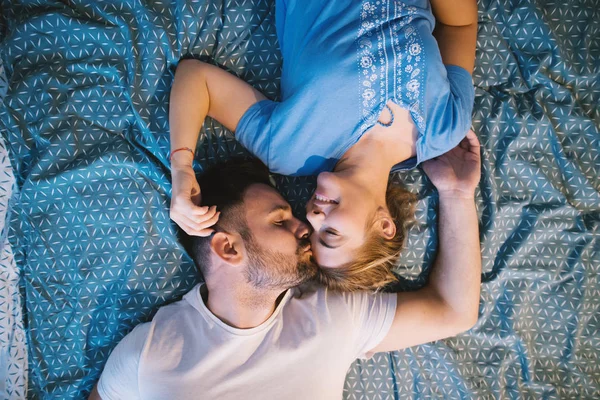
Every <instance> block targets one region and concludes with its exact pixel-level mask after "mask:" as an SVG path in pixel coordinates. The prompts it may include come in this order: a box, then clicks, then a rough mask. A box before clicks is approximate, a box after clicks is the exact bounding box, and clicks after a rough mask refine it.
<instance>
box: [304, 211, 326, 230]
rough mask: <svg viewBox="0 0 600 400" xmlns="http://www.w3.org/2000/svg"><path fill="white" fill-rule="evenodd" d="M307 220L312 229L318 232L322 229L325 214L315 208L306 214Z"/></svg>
mask: <svg viewBox="0 0 600 400" xmlns="http://www.w3.org/2000/svg"><path fill="white" fill-rule="evenodd" d="M306 219H307V220H308V222H309V223H310V224H311V225H312V228H313V229H314V230H317V231H318V230H319V229H320V227H321V222H322V221H323V213H322V212H320V211H319V210H317V209H316V208H313V209H312V210H310V211H308V212H307V213H306Z"/></svg>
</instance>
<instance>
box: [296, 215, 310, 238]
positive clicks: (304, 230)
mask: <svg viewBox="0 0 600 400" xmlns="http://www.w3.org/2000/svg"><path fill="white" fill-rule="evenodd" d="M296 222H297V226H296V232H295V233H294V235H295V236H296V238H298V239H306V238H308V236H309V235H310V227H309V226H308V225H306V224H305V223H304V222H302V221H300V220H299V219H296Z"/></svg>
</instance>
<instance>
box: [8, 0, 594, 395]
mask: <svg viewBox="0 0 600 400" xmlns="http://www.w3.org/2000/svg"><path fill="white" fill-rule="evenodd" d="M4 3H5V5H4V11H5V19H6V21H7V28H8V35H7V36H6V38H5V39H4V41H3V43H2V45H1V47H0V54H2V56H3V59H4V62H5V65H6V67H7V69H8V70H9V73H10V74H12V76H13V79H11V87H10V88H9V91H8V94H7V97H6V102H5V104H6V107H4V108H3V109H2V110H0V131H1V132H2V135H3V137H4V138H5V139H8V140H7V143H8V146H9V150H10V154H11V157H12V164H13V167H14V170H15V176H16V179H17V183H18V186H19V188H20V197H19V201H18V202H15V204H14V208H13V213H12V217H11V221H10V226H9V228H10V230H9V239H10V241H11V244H12V245H13V250H14V257H15V260H16V262H17V265H19V267H20V268H21V269H22V274H23V278H22V280H21V282H22V287H21V290H22V293H23V294H24V300H23V301H24V303H25V308H26V316H25V322H26V324H27V327H28V331H27V332H28V336H27V339H28V348H29V371H30V372H29V382H30V385H29V387H30V390H29V395H28V396H29V397H32V398H41V397H44V398H56V399H79V398H82V397H84V396H86V395H87V393H89V390H90V389H91V387H92V386H93V384H94V382H95V381H96V380H97V379H98V376H99V373H100V371H101V369H102V367H103V365H104V363H105V361H106V358H107V357H108V354H109V353H110V351H111V349H112V348H113V347H114V346H115V345H116V343H118V341H119V340H120V339H121V338H122V337H123V336H124V335H125V334H126V333H127V332H128V331H129V330H131V329H132V327H133V326H135V325H136V324H137V323H139V322H140V321H145V320H148V319H149V318H150V317H151V316H152V314H153V313H154V312H155V311H156V309H157V308H158V307H160V306H161V305H163V304H165V303H166V302H170V301H173V300H175V299H178V298H179V297H180V296H181V295H182V294H183V293H185V292H186V291H187V290H189V289H190V288H191V287H192V286H193V285H194V283H195V282H196V280H197V276H196V271H195V268H194V267H193V265H192V263H191V260H190V258H189V257H188V256H187V255H186V254H185V252H184V251H183V249H182V248H181V246H180V245H179V243H178V241H177V237H176V231H175V228H174V225H173V224H172V223H171V221H170V220H169V217H168V210H167V207H168V205H169V195H170V184H169V168H168V162H167V157H168V152H169V143H168V124H167V122H168V99H169V97H168V94H169V89H170V86H171V83H172V79H173V71H174V67H175V65H176V63H177V61H178V59H179V58H180V57H182V56H194V57H198V58H201V59H210V60H212V62H214V63H216V64H219V65H221V66H223V67H225V68H227V69H229V70H230V71H232V72H234V73H236V74H238V75H239V76H241V77H242V78H243V79H245V80H247V81H248V82H250V83H251V84H253V85H255V86H256V87H257V88H258V89H260V90H262V91H264V92H265V94H266V95H267V96H270V97H272V98H273V97H276V95H277V93H278V83H279V75H280V73H281V71H280V66H281V58H280V54H279V51H278V48H277V39H276V35H275V24H274V9H273V7H274V3H273V1H272V0H253V1H241V0H239V1H231V0H228V1H225V2H222V1H211V0H209V1H200V0H198V1H194V0H184V1H180V2H166V1H153V2H134V1H120V0H114V1H102V2H90V1H83V0H75V1H70V2H64V3H61V2H54V1H44V0H33V1H29V0H28V1H25V0H17V1H11V2H8V1H5V2H4ZM8 3H10V4H8ZM479 10H480V29H479V37H478V55H477V66H476V69H475V72H474V81H475V84H476V86H477V89H476V94H477V97H476V104H475V112H474V119H473V125H474V129H475V131H476V132H477V133H478V134H479V136H480V138H481V141H482V146H483V156H484V169H483V175H482V182H481V185H480V187H479V190H478V192H477V201H478V204H479V212H480V216H481V239H482V244H483V248H482V252H483V258H484V266H483V268H484V276H483V278H484V279H483V280H484V283H483V285H482V303H481V307H480V316H481V317H480V320H479V322H478V324H477V325H476V326H475V328H474V329H473V330H471V331H470V332H468V333H466V334H463V335H460V336H458V337H456V338H452V339H449V340H445V341H439V342H436V343H431V344H427V345H423V346H417V347H414V348H411V349H407V350H403V351H400V352H393V353H389V354H387V353H386V354H377V355H375V356H374V357H373V358H372V359H370V360H368V361H357V362H356V363H354V364H353V366H352V367H351V368H350V370H349V372H348V377H347V381H346V388H345V392H344V396H345V398H348V399H388V398H403V399H404V398H407V399H408V398H414V399H430V398H445V399H471V398H472V399H496V398H509V399H517V398H536V399H537V398H548V399H558V398H573V397H578V396H579V397H581V398H590V399H591V398H597V397H600V367H599V365H600V362H599V361H600V360H599V351H598V346H597V344H598V338H599V331H598V330H599V327H600V316H599V312H598V310H599V309H600V293H599V292H600V284H599V282H598V272H599V271H598V269H599V268H600V267H599V266H600V243H599V239H598V225H599V222H600V198H599V194H598V193H599V191H600V178H599V176H600V156H599V154H600V133H599V125H600V114H599V110H598V104H599V102H600V87H599V82H600V79H599V78H600V76H599V73H600V61H599V60H600V44H599V42H598V39H597V38H598V37H600V35H599V32H600V18H599V12H600V11H599V10H600V9H599V8H598V6H597V1H594V0H580V1H574V2H569V5H568V7H565V6H564V3H560V2H555V1H543V0H535V1H534V0H528V1H525V0H521V1H519V0H517V1H512V0H484V1H481V2H480V3H479ZM24 49H25V50H27V51H24ZM204 128H205V129H204V131H203V133H202V135H201V140H200V142H199V144H198V148H197V156H198V157H197V159H198V161H199V164H198V165H197V168H198V170H200V169H201V168H202V166H206V165H208V164H212V163H214V162H217V161H219V160H223V159H226V158H227V157H230V156H231V155H236V154H244V150H243V149H242V148H241V147H240V145H239V144H237V143H236V142H235V141H234V140H233V136H232V134H231V133H230V132H228V131H226V130H224V129H223V128H222V127H221V126H220V125H219V124H218V123H216V122H214V121H210V120H209V121H207V122H206V124H205V127H204ZM397 178H399V179H402V180H403V181H404V182H405V183H406V185H407V186H408V187H409V188H410V189H411V190H413V191H414V192H416V193H419V194H420V196H421V198H422V200H421V201H420V203H419V207H418V212H417V214H418V222H417V225H416V226H415V228H414V229H413V230H412V231H411V235H410V237H409V240H408V246H407V249H406V251H405V252H404V254H403V257H402V262H401V264H402V265H401V266H399V268H398V272H399V273H400V274H401V276H402V277H403V280H402V282H401V284H400V285H399V286H401V288H404V289H406V288H408V289H410V288H415V287H418V286H419V285H421V284H422V283H423V282H424V280H425V278H426V275H427V273H428V271H429V268H430V266H431V263H432V262H433V260H434V257H435V248H436V246H437V230H436V223H437V221H436V202H437V199H436V196H435V191H434V190H433V189H432V187H431V185H430V183H429V182H428V181H427V179H426V178H424V177H423V175H422V173H421V172H420V171H418V170H417V171H411V172H408V173H403V174H402V175H399V176H398V177H397ZM277 181H278V184H279V186H280V188H281V189H282V190H283V192H284V194H285V195H286V196H287V197H288V198H289V199H290V201H291V202H292V203H293V205H294V208H295V210H296V211H297V212H301V211H302V204H303V202H304V201H305V200H306V199H307V198H308V196H309V195H310V194H311V191H312V188H313V185H314V180H313V179H289V178H283V177H278V179H277ZM282 384H285V383H284V382H282Z"/></svg>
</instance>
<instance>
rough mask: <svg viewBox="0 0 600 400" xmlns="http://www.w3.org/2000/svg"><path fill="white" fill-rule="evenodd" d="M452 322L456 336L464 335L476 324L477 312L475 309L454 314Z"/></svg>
mask: <svg viewBox="0 0 600 400" xmlns="http://www.w3.org/2000/svg"><path fill="white" fill-rule="evenodd" d="M454 320H455V324H454V325H455V327H456V334H457V335H458V334H460V333H464V332H466V331H468V330H471V329H472V328H473V327H474V326H475V325H476V324H477V321H478V320H479V310H478V309H477V308H475V309H474V310H468V311H462V312H460V313H457V314H455V317H454Z"/></svg>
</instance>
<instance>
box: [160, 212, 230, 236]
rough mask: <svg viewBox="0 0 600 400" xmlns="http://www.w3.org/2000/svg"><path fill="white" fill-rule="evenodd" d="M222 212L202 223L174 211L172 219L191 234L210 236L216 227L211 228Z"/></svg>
mask: <svg viewBox="0 0 600 400" xmlns="http://www.w3.org/2000/svg"><path fill="white" fill-rule="evenodd" d="M219 216H220V213H217V214H216V215H214V216H213V217H212V218H210V219H209V220H206V221H204V222H202V223H200V224H198V223H195V222H193V221H191V220H190V219H189V218H186V217H185V216H183V215H181V214H179V213H177V212H175V213H173V215H172V217H171V219H173V221H175V223H177V225H179V226H180V227H181V229H183V230H184V231H185V233H187V234H188V235H191V236H209V235H210V234H212V233H213V231H214V229H210V227H212V226H213V225H214V224H216V223H217V221H218V220H219Z"/></svg>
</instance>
